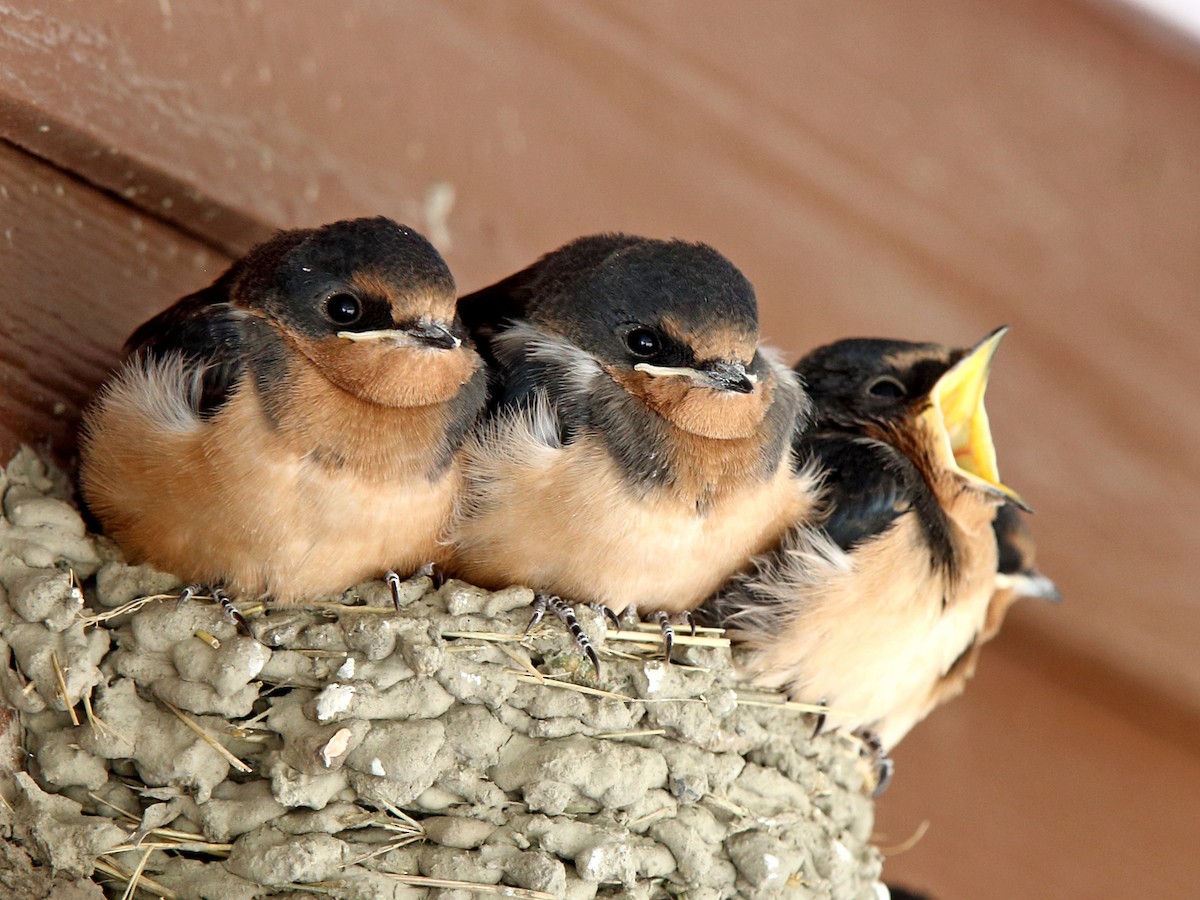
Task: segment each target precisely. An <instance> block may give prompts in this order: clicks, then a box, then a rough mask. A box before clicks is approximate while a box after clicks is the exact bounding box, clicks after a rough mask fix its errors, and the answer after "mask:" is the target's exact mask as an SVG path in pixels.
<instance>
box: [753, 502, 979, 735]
mask: <svg viewBox="0 0 1200 900" xmlns="http://www.w3.org/2000/svg"><path fill="white" fill-rule="evenodd" d="M955 541H956V547H955V554H956V560H957V562H958V573H957V575H956V576H955V577H953V578H952V577H951V576H950V575H949V573H948V572H946V571H945V570H943V569H940V568H936V567H934V566H933V565H931V562H930V554H929V549H928V547H927V546H926V544H925V542H924V539H923V536H922V534H921V531H920V526H919V524H918V523H917V522H916V520H915V517H914V516H907V517H905V518H903V519H901V520H900V521H899V522H898V524H897V527H895V528H893V529H892V530H891V531H889V532H888V533H887V534H886V535H884V536H883V537H882V538H881V539H879V540H877V541H874V542H872V543H871V544H868V545H863V546H862V547H859V548H857V549H856V550H855V552H854V553H853V554H852V557H851V559H852V564H851V565H850V567H849V568H847V569H846V570H845V571H842V572H838V573H831V574H830V576H829V577H827V578H823V579H820V580H819V581H818V582H817V583H816V584H814V585H812V586H811V587H810V588H809V589H808V590H807V592H806V593H805V596H804V597H803V598H799V599H800V602H799V603H798V605H797V613H798V614H797V615H796V616H795V617H794V619H793V620H792V621H791V623H790V624H789V626H788V628H787V630H786V633H785V634H784V637H783V639H781V640H779V641H777V642H772V643H771V645H770V649H769V650H767V651H766V652H764V653H763V655H762V656H761V657H760V665H761V666H762V668H763V670H764V672H765V677H764V679H763V680H764V681H767V682H768V683H775V684H778V685H780V686H783V685H787V686H788V687H789V689H790V691H791V693H792V694H793V695H794V696H796V697H797V698H798V699H802V700H807V701H810V702H815V701H817V700H820V699H825V700H827V701H828V702H829V704H830V705H831V706H832V707H833V709H834V710H835V713H834V714H832V715H831V716H830V721H831V723H832V724H841V725H848V726H850V727H859V726H869V727H871V728H873V729H874V730H876V731H878V732H879V734H880V736H881V738H882V739H883V741H884V744H885V746H891V745H893V744H894V743H895V742H896V741H898V740H899V739H900V737H902V736H903V735H904V734H905V733H906V732H907V731H908V730H909V728H911V727H912V725H913V724H915V723H916V722H917V721H919V720H920V719H921V718H922V717H923V716H924V715H925V714H926V713H927V712H928V711H929V709H930V708H931V700H930V698H931V697H932V696H933V695H934V694H935V692H936V688H937V685H938V682H939V681H940V679H941V678H942V676H943V675H944V674H945V673H946V672H947V671H948V670H949V669H950V668H951V666H952V665H953V664H954V662H955V660H956V659H958V657H959V656H960V654H962V653H963V652H964V651H965V650H966V649H967V648H968V647H970V645H971V644H972V642H973V641H974V640H975V636H976V635H977V634H978V632H979V631H980V629H981V628H982V627H983V624H984V621H985V618H986V616H987V608H988V603H989V601H990V600H991V596H992V592H993V590H994V587H995V573H996V548H995V541H994V539H990V529H989V530H988V531H987V532H986V533H984V532H980V533H978V534H975V535H969V534H963V533H957V534H956V535H955Z"/></svg>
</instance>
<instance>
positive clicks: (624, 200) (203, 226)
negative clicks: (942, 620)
mask: <svg viewBox="0 0 1200 900" xmlns="http://www.w3.org/2000/svg"><path fill="white" fill-rule="evenodd" d="M1198 59H1200V57H1198V56H1197V54H1196V53H1195V49H1194V47H1193V46H1192V45H1191V44H1190V43H1189V42H1187V41H1186V40H1184V39H1182V38H1180V37H1179V36H1176V35H1171V34H1167V33H1165V32H1164V31H1162V30H1161V29H1158V28H1156V27H1153V26H1149V25H1148V24H1147V23H1146V22H1144V21H1142V20H1141V19H1139V18H1138V17H1137V16H1134V15H1131V14H1129V13H1127V12H1124V11H1123V10H1119V9H1117V8H1116V7H1110V6H1108V5H1106V4H1091V3H1085V2H1082V0H1078V2H1071V0H910V2H906V3H889V2H875V3H868V2H865V0H845V2H838V3H832V2H818V0H811V2H793V0H779V2H758V3H755V4H744V3H737V4H734V3H720V2H716V0H712V2H703V3H701V2H692V0H674V2H667V0H662V2H656V3H641V2H637V0H625V2H616V0H574V2H571V3H563V2H554V0H544V2H534V0H524V2H483V0H479V2H449V3H441V4H431V3H415V2H413V3H383V2H377V3H354V4H350V3H345V4H342V3H337V4H334V3H318V2H315V0H314V2H289V3H286V4H284V3H282V2H270V0H267V2H250V0H247V2H242V3H235V2H230V0H221V2H205V3H198V2H197V3H184V2H181V0H157V2H154V0H137V2H126V3H121V4H115V3H106V4H89V3H67V2H50V3H45V2H43V3H37V4H35V3H32V2H17V3H13V4H7V5H5V6H4V7H3V8H2V9H0V138H2V139H3V140H2V141H0V232H2V233H0V284H3V289H2V292H0V321H2V323H3V324H2V325H0V451H2V452H3V453H4V454H5V455H7V454H8V453H9V452H11V450H12V449H13V448H14V447H15V446H16V443H17V442H18V441H19V440H26V441H35V442H40V443H42V444H43V445H45V446H48V447H50V448H51V449H53V450H55V451H56V452H58V453H59V454H60V455H64V456H68V457H69V455H70V453H71V452H72V451H71V441H72V436H73V428H74V424H75V420H76V418H77V416H78V412H79V408H80V404H81V403H83V402H85V400H86V398H87V396H88V394H89V392H90V391H91V390H92V389H93V388H94V387H95V385H96V384H97V383H98V382H99V381H100V380H101V379H102V378H103V376H104V374H105V372H106V371H107V369H108V367H109V366H110V365H111V364H112V361H113V359H114V355H115V353H116V350H117V348H118V347H119V345H120V343H121V341H122V340H123V338H124V337H125V336H126V335H127V334H128V332H129V331H130V330H131V329H132V328H133V327H134V326H135V325H136V324H138V323H139V322H140V321H141V320H142V319H144V318H146V317H147V316H148V314H150V313H151V312H153V311H155V310H157V309H159V308H161V307H162V306H165V305H166V304H168V303H169V302H170V301H172V300H173V299H175V298H176V297H178V296H179V295H181V294H182V293H184V292H186V291H189V290H191V289H194V288H195V287H197V286H199V285H202V284H204V283H207V281H209V280H211V279H212V278H213V277H215V275H216V274H218V273H219V271H220V270H221V268H222V267H223V266H224V265H225V264H226V262H227V261H228V259H229V258H230V255H231V254H236V253H238V252H240V251H242V250H244V249H245V248H246V247H247V246H248V245H249V244H250V243H251V242H253V241H254V240H255V239H257V238H258V237H261V236H262V235H264V234H266V233H269V231H270V229H271V228H274V227H277V226H292V225H311V224H317V223H320V222H324V221H328V220H332V219H335V218H339V217H343V216H347V215H355V214H364V213H376V212H381V213H385V214H388V215H391V216H394V217H396V218H398V219H401V220H404V221H407V222H408V223H410V224H412V225H414V226H416V227H418V228H420V229H422V230H424V231H425V232H426V233H428V234H429V235H430V236H431V237H432V238H433V239H434V240H435V242H436V243H438V245H439V246H440V247H441V248H442V249H443V251H444V252H445V253H446V256H447V258H448V260H449V261H450V264H451V266H452V267H453V268H454V269H455V271H456V273H457V274H458V277H459V283H460V287H461V288H463V289H464V290H470V289H472V288H475V287H477V286H480V285H482V284H485V283H487V282H488V281H491V280H494V279H496V278H498V277H501V276H503V275H505V274H507V273H508V272H510V271H512V270H513V269H515V268H517V267H518V266H521V265H523V264H525V263H527V262H528V261H530V260H531V259H532V258H533V257H534V256H536V255H537V254H539V253H541V252H544V251H546V250H549V249H551V248H553V247H554V246H556V245H558V244H560V243H562V242H563V241H565V240H568V239H569V238H571V237H573V236H575V235H578V234H581V233H586V232H594V231H599V230H605V229H621V230H626V231H635V232H644V233H648V234H652V235H658V236H680V237H687V238H692V239H702V240H705V241H708V242H710V243H713V244H715V245H716V246H718V247H719V248H721V249H722V250H723V251H724V252H725V253H727V254H728V255H729V256H730V257H732V258H733V259H734V260H735V261H736V262H737V263H738V264H739V265H740V266H741V267H742V268H743V269H744V270H745V271H746V273H747V274H748V275H749V276H750V277H751V279H752V280H753V281H754V282H755V284H756V286H757V288H758V291H759V296H760V300H761V303H762V310H763V320H764V327H765V330H766V332H767V334H768V337H769V339H770V340H771V341H772V342H773V343H775V344H777V345H779V346H781V347H782V348H784V349H785V350H786V351H787V353H788V355H789V356H794V355H798V354H799V353H801V352H803V351H804V350H806V349H808V348H810V347H811V346H813V345H815V344H817V343H820V342H824V341H827V340H830V339H834V338H837V337H841V336H846V335H850V334H860V335H862V334H872V335H889V336H897V337H908V338H914V339H934V340H941V341H946V342H955V343H969V342H973V341H974V340H976V339H977V338H979V337H980V336H982V335H983V334H984V333H985V332H986V331H988V330H989V329H990V328H992V327H993V326H995V325H998V324H1002V323H1008V324H1010V325H1012V326H1013V332H1012V334H1011V335H1010V336H1009V338H1008V339H1007V340H1006V342H1005V346H1004V348H1003V350H1002V352H1001V355H1000V357H999V360H998V363H997V367H996V370H995V372H994V376H993V388H992V391H991V394H990V397H989V408H990V410H991V412H992V420H993V426H994V430H995V432H996V435H997V441H998V444H999V449H1000V457H1001V464H1002V467H1003V470H1004V474H1005V480H1006V481H1008V482H1009V483H1011V484H1013V485H1014V486H1016V487H1017V488H1018V489H1019V490H1020V491H1021V492H1022V494H1024V495H1025V496H1026V497H1027V498H1028V499H1030V500H1031V502H1032V503H1033V504H1034V505H1035V506H1036V507H1037V508H1038V516H1037V519H1036V521H1035V528H1036V529H1037V534H1038V538H1039V543H1040V546H1041V547H1042V559H1041V562H1042V567H1043V568H1044V569H1045V570H1046V571H1047V572H1048V573H1050V574H1051V575H1052V576H1053V577H1054V578H1055V579H1056V581H1058V583H1059V584H1060V586H1061V587H1062V588H1063V591H1064V593H1065V594H1066V595H1067V598H1068V601H1067V603H1066V604H1064V605H1063V606H1062V607H1050V606H1044V605H1029V606H1028V607H1026V608H1018V609H1017V610H1016V611H1015V613H1014V615H1013V616H1012V617H1010V622H1009V625H1008V627H1007V629H1006V631H1005V634H1004V635H1003V636H1002V637H1001V638H1000V639H999V640H998V642H997V643H996V644H995V645H994V647H993V648H992V649H991V650H990V651H989V652H988V653H986V654H985V655H984V659H983V663H982V666H981V671H980V675H979V677H978V678H977V680H976V682H975V683H974V684H973V685H972V687H971V689H970V690H969V691H968V692H967V695H966V696H965V697H964V698H963V699H962V700H960V701H958V702H956V703H955V704H953V705H952V706H950V707H948V708H947V709H946V710H943V711H942V712H940V713H938V714H937V715H935V716H934V717H933V718H931V719H930V720H929V721H928V722H927V723H925V724H924V725H922V726H920V727H919V728H918V729H917V730H916V731H915V732H914V734H913V735H912V737H911V738H909V740H908V741H907V742H906V743H905V744H904V745H903V746H902V747H901V748H900V750H899V752H898V754H897V762H898V773H897V780H896V783H895V785H894V787H893V788H892V791H891V792H890V793H889V794H888V795H887V796H886V797H885V798H884V800H883V801H882V802H881V804H880V809H879V823H878V830H879V832H880V835H881V843H882V844H884V845H885V846H892V845H900V844H902V843H903V842H904V841H905V839H906V838H908V837H909V836H910V835H912V834H913V833H914V831H915V830H916V829H917V828H918V826H919V825H920V824H921V823H922V822H924V821H928V822H929V823H930V825H929V828H928V832H927V833H926V834H925V835H924V837H923V838H922V839H921V840H920V841H919V842H917V844H916V846H915V847H913V848H912V849H909V850H907V851H906V852H903V853H899V854H897V855H895V856H894V858H892V859H891V861H890V862H889V864H888V866H887V870H886V871H887V873H888V875H889V878H890V879H892V880H902V881H905V882H908V883H910V884H914V885H919V886H922V887H925V888H926V889H929V890H931V891H932V892H933V893H934V894H935V895H936V896H938V897H939V898H984V900H987V898H1009V897H1014V896H1047V897H1049V896H1054V897H1093V896H1096V897H1098V896H1104V897H1151V896H1153V897H1176V896H1178V897H1183V896H1189V895H1192V893H1193V892H1194V890H1195V885H1196V884H1197V883H1200V853H1198V852H1197V851H1196V840H1197V838H1198V837H1200V749H1198V748H1200V659H1198V654H1197V652H1196V649H1195V645H1196V641H1197V636H1198V635H1200V601H1198V600H1197V596H1196V591H1195V588H1194V573H1195V571H1196V561H1197V559H1196V557H1197V551H1198V550H1200V547H1198V546H1197V535H1200V450H1198V449H1197V448H1198V447H1200V415H1198V414H1197V409H1198V406H1197V388H1198V387H1200V381H1198V379H1197V375H1196V368H1197V352H1196V347H1197V338H1196V334H1197V333H1198V328H1200V303H1198V302H1197V290H1198V288H1200V249H1198V247H1200V241H1198V238H1200V224H1198V221H1200V218H1198V213H1200V69H1198V67H1197V60H1198Z"/></svg>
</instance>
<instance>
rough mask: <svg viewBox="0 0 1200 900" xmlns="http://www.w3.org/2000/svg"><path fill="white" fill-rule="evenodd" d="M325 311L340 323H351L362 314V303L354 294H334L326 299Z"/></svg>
mask: <svg viewBox="0 0 1200 900" xmlns="http://www.w3.org/2000/svg"><path fill="white" fill-rule="evenodd" d="M325 313H326V315H328V316H329V318H331V319H333V321H335V322H337V323H338V324H339V325H349V324H350V323H351V322H357V321H358V320H359V318H360V317H361V316H362V304H361V303H359V302H358V298H357V297H355V296H354V295H353V294H332V295H330V296H329V297H328V298H327V299H326V300H325Z"/></svg>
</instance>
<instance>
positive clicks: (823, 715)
mask: <svg viewBox="0 0 1200 900" xmlns="http://www.w3.org/2000/svg"><path fill="white" fill-rule="evenodd" d="M817 705H818V706H828V705H829V700H828V699H826V698H825V697H822V698H821V699H820V700H818V701H817ZM828 718H829V714H828V713H827V712H826V711H825V710H823V709H822V710H821V711H820V712H819V713H817V724H816V725H814V726H813V730H812V736H811V737H810V738H809V740H810V741H815V740H816V739H817V738H819V737H820V736H821V732H823V731H824V730H825V721H826V720H827V719H828Z"/></svg>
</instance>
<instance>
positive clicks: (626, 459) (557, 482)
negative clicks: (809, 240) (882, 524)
mask: <svg viewBox="0 0 1200 900" xmlns="http://www.w3.org/2000/svg"><path fill="white" fill-rule="evenodd" d="M460 311H461V314H462V316H463V319H464V321H465V322H466V323H467V325H468V327H469V328H470V329H471V331H472V333H473V334H474V335H475V337H476V339H477V341H478V342H479V345H480V349H481V352H482V353H483V354H484V355H485V356H486V357H488V359H489V360H490V361H491V362H492V363H493V364H494V369H495V377H494V384H493V401H492V404H491V407H490V411H489V418H488V421H487V422H486V423H485V424H484V426H483V427H482V428H481V429H480V430H479V432H478V434H477V435H476V436H475V437H474V438H473V439H472V440H471V441H470V442H468V445H467V446H466V448H465V452H464V457H465V459H466V472H467V491H466V500H465V502H464V504H463V511H462V515H461V517H460V519H459V520H458V522H457V526H456V528H455V556H454V561H453V564H452V565H453V568H454V569H455V570H456V571H457V572H458V573H460V574H461V575H462V576H463V577H464V578H467V579H468V580H471V581H474V582H476V583H478V584H482V585H484V586H492V587H498V586H503V585H507V584H512V583H519V584H526V585H529V586H531V587H533V588H535V590H538V591H541V592H545V593H547V594H556V595H562V597H565V598H568V599H570V600H571V601H573V602H584V601H586V602H591V603H599V604H603V605H604V606H606V607H607V608H608V609H609V610H612V611H614V612H617V613H619V612H622V611H624V610H626V609H628V608H635V609H636V610H638V611H639V612H641V613H646V612H651V611H654V612H658V613H659V614H660V615H661V616H665V615H666V614H669V613H678V612H681V611H685V610H689V609H691V608H692V607H695V606H696V605H698V604H699V603H700V602H701V601H703V600H704V598H705V597H707V596H708V595H709V594H711V593H712V592H713V591H714V590H715V589H716V588H717V587H718V586H719V585H720V584H721V583H722V582H723V581H724V580H725V579H726V578H728V577H729V575H730V574H731V573H732V572H734V571H735V570H737V569H738V568H740V567H741V566H743V565H744V564H745V562H746V561H747V560H748V559H749V558H750V557H751V556H752V555H753V554H755V553H760V552H762V551H764V550H766V549H768V548H770V547H772V546H773V545H775V544H776V543H777V542H778V540H779V538H780V535H781V533H782V532H783V530H784V528H786V527H787V526H788V525H789V524H791V523H792V522H795V521H798V520H803V519H805V517H806V516H807V515H808V514H809V512H810V510H811V508H812V494H813V483H812V480H811V479H810V478H809V477H808V476H807V475H806V474H804V473H803V472H800V473H797V472H796V471H795V469H794V467H793V466H792V464H791V456H790V443H791V437H792V433H793V431H794V430H795V428H796V424H797V422H798V421H803V418H804V416H805V415H806V413H807V409H808V401H807V398H806V397H805V395H804V392H803V390H802V389H801V387H800V384H799V381H798V379H797V378H796V376H795V375H794V374H793V373H792V372H791V371H789V370H788V369H787V367H786V366H784V365H782V364H780V363H778V362H777V361H776V360H775V359H774V357H773V356H772V355H771V354H770V353H769V352H767V351H765V350H763V349H762V348H760V346H759V331H758V310H757V302H756V299H755V295H754V290H753V288H752V287H751V285H750V283H749V282H748V281H747V280H746V278H745V277H744V276H743V275H742V273H741V272H740V271H739V270H738V269H737V268H736V267H735V266H734V265H733V264H732V263H731V262H729V260H727V259H726V258H725V257H724V256H722V255H721V254H720V253H718V252H717V251H716V250H713V249H712V248H711V247H708V246H705V245H703V244H693V243H686V242H683V241H667V240H654V239H650V238H642V237H635V236H632V235H624V234H610V235H597V236H592V237H585V238H581V239H579V240H577V241H574V242H572V243H570V244H567V245H566V246H564V247H562V248H561V249H559V250H556V251H554V252H553V253H550V254H549V255H547V256H545V257H543V258H542V259H541V260H539V261H538V262H536V263H534V264H533V265H532V266H530V267H529V268H527V269H525V270H523V271H521V272H518V273H517V274H515V275H513V276H511V277H509V278H507V279H505V280H503V281H501V282H499V283H498V284H495V285H493V286H491V287H488V288H485V289H483V290H481V291H478V292H476V293H474V294H471V295H469V296H467V297H464V298H463V299H462V300H461V301H460Z"/></svg>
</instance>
